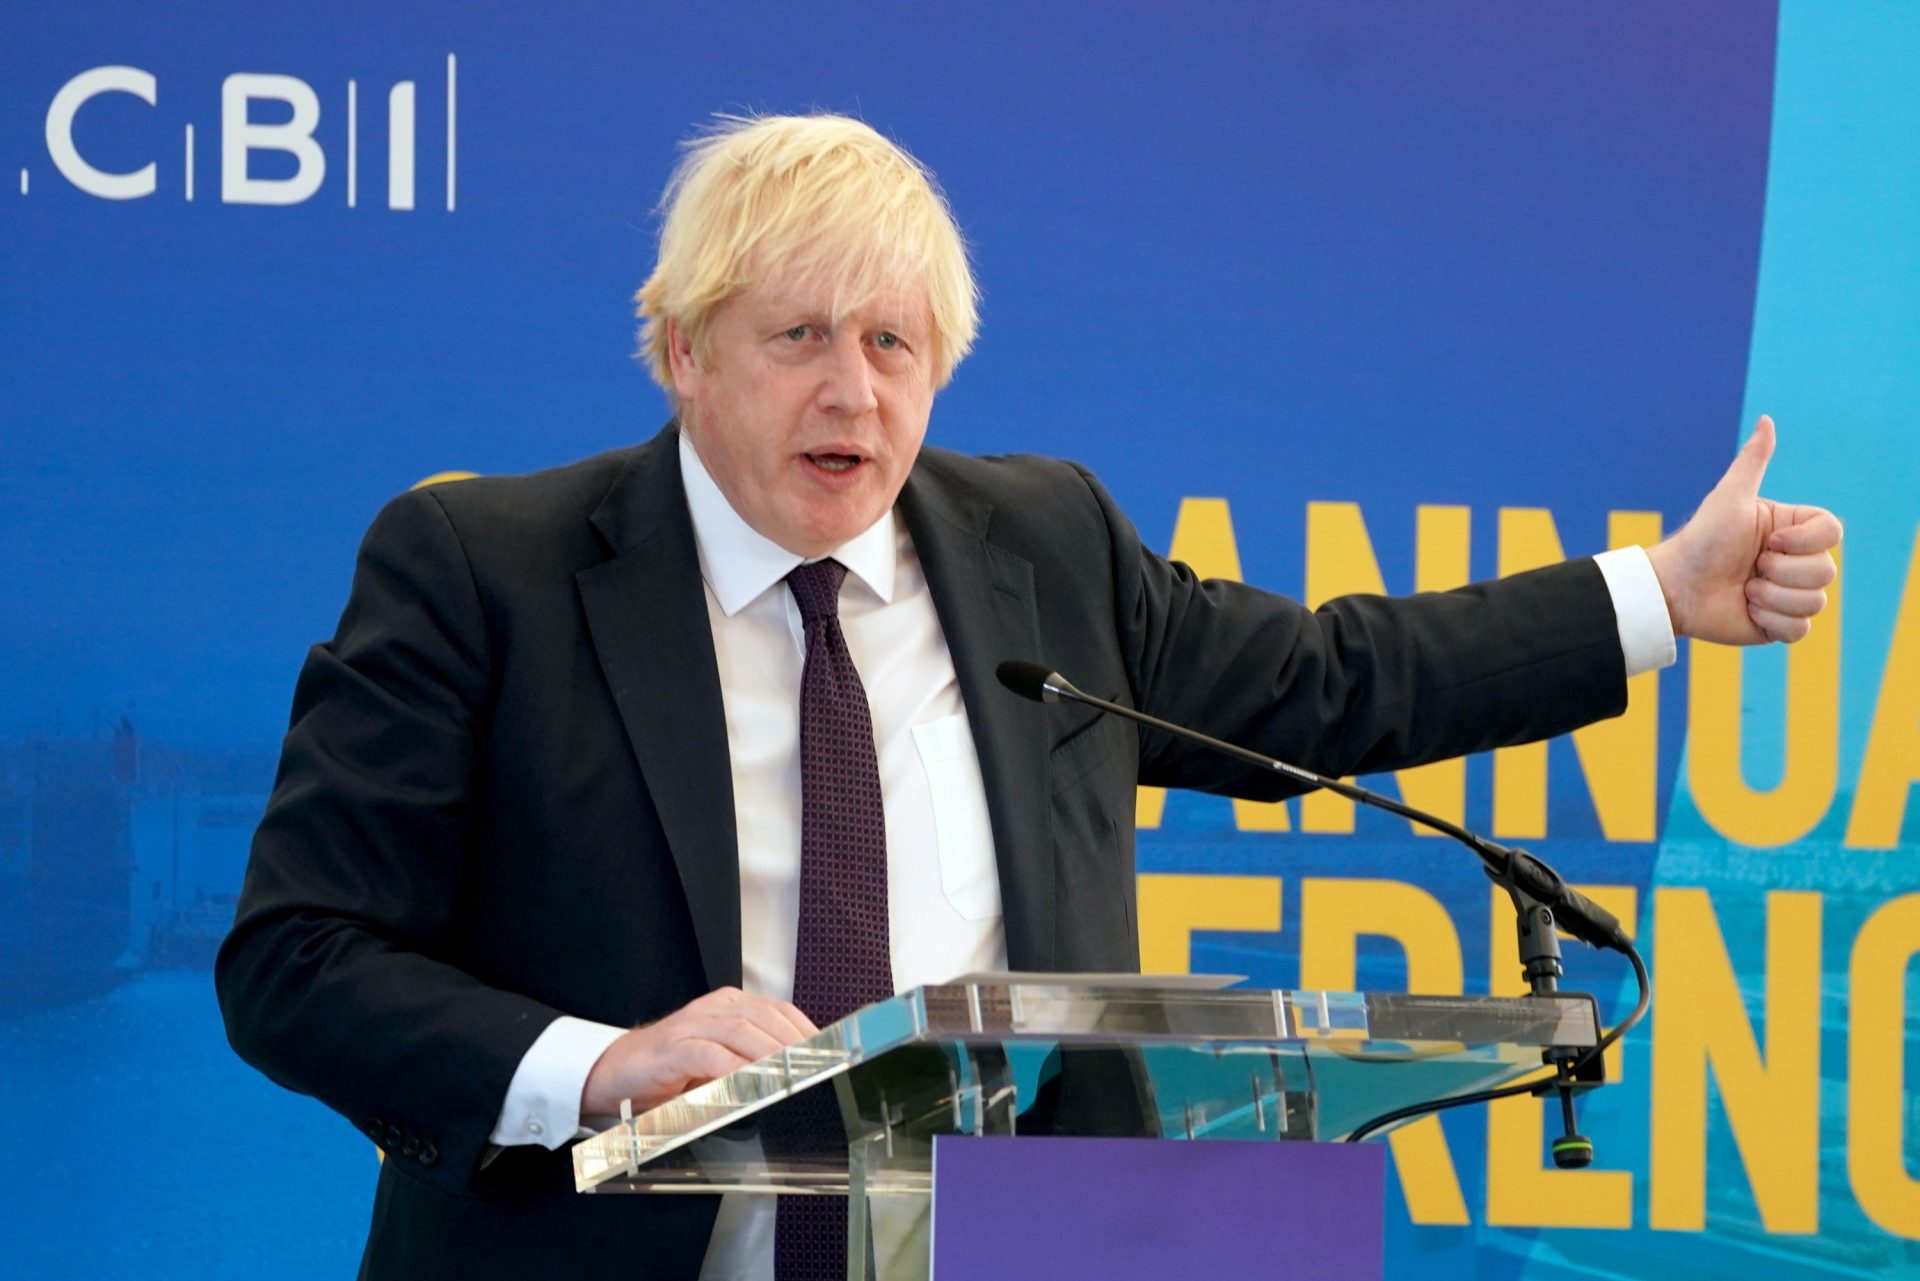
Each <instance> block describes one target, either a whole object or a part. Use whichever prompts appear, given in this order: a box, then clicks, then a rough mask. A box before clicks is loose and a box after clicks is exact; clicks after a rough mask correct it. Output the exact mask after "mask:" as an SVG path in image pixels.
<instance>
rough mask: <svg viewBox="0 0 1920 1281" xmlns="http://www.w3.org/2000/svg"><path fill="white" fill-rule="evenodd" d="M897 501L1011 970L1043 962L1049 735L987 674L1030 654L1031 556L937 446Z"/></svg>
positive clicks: (1034, 625)
mask: <svg viewBox="0 0 1920 1281" xmlns="http://www.w3.org/2000/svg"><path fill="white" fill-rule="evenodd" d="M900 508H901V512H902V514H903V515H904V516H905V518H906V522H907V531H908V532H909V533H910V534H912V536H913V546H914V551H915V553H916V554H917V555H918V556H919V558H920V563H921V565H922V567H923V568H924V569H925V571H926V576H927V585H928V587H929V589H930V590H931V591H932V593H933V604H934V609H935V611H936V612H937V613H938V614H939V616H940V628H941V631H942V632H943V633H945V636H946V641H947V650H948V652H949V653H950V654H951V655H952V657H953V669H954V674H955V675H956V676H957V677H958V678H959V681H960V695H961V698H962V700H963V701H964V702H965V704H966V708H967V720H968V722H969V724H970V725H971V727H972V730H973V741H974V746H975V748H976V749H977V750H978V751H979V754H980V774H981V779H982V781H983V782H984V783H985V785H986V792H987V812H988V815H989V816H990V818H991V821H992V825H993V846H994V857H995V860H996V862H997V864H998V867H999V871H1000V891H1001V893H1000V898H1001V904H1002V910H1003V912H1004V918H1003V919H1004V921H1005V926H1006V931H1007V961H1008V964H1009V965H1011V966H1012V967H1013V968H1014V969H1016V970H1050V969H1052V968H1053V967H1054V956H1055V949H1054V941H1055V932H1056V921H1057V910H1056V904H1055V902H1054V895H1055V892H1056V891H1055V881H1054V857H1053V838H1052V833H1051V830H1050V827H1049V824H1050V814H1051V810H1050V805H1049V793H1050V788H1051V780H1050V775H1049V758H1048V754H1047V736H1046V734H1045V732H1044V729H1043V728H1042V724H1041V722H1040V721H1039V720H1038V719H1037V718H1034V717H1030V716H1021V715H1019V714H1018V713H1019V711H1020V707H1019V705H1018V699H1017V697H1016V696H1015V695H1013V694H1011V693H1009V692H1008V691H1007V690H1006V689H1005V688H1004V687H1002V686H1001V684H1000V682H999V679H998V677H996V676H995V674H994V672H995V669H996V668H998V667H999V665H1000V664H1001V663H1002V662H1004V661H1005V660H1007V659H1009V658H1021V659H1035V658H1038V657H1039V652H1040V619H1039V612H1038V607H1037V605H1036V602H1035V597H1034V589H1033V565H1032V563H1031V562H1029V561H1028V560H1026V559H1025V558H1024V557H1021V556H1018V555H1015V554H1014V553H1013V552H1010V551H1008V550H1007V549H1005V548H1003V547H1000V546H997V545H995V544H994V542H993V541H992V539H991V538H990V537H989V533H988V531H989V526H990V520H991V516H992V512H993V508H992V505H991V504H990V503H989V502H987V501H986V499H984V498H983V497H981V496H980V495H978V494H976V493H973V492H971V491H969V490H967V489H965V488H963V487H962V486H961V485H960V483H959V482H958V481H956V480H955V479H954V478H953V477H952V476H951V475H949V474H948V473H947V472H946V470H945V468H944V467H943V466H941V464H940V462H939V460H938V458H937V456H935V457H929V455H927V454H925V453H923V454H922V455H921V456H920V461H919V464H918V465H917V466H916V467H915V468H914V471H913V474H912V475H911V476H910V477H909V478H908V480H907V485H906V488H905V489H904V490H902V491H901V495H900Z"/></svg>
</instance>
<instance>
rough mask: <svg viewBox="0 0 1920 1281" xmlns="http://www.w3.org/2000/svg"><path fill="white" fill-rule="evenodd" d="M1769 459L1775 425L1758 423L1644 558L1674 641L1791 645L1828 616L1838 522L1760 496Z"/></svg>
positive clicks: (1822, 513)
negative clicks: (1701, 497)
mask: <svg viewBox="0 0 1920 1281" xmlns="http://www.w3.org/2000/svg"><path fill="white" fill-rule="evenodd" d="M1772 457H1773V419H1771V418H1765V417H1763V418H1761V419H1760V422H1759V424H1758V425H1757V426H1756V427H1755V428H1754V431H1753V436H1752V437H1751V438H1750V439H1749V440H1748V441H1747V443H1746V446H1745V447H1744V448H1742V449H1741V451H1740V452H1739V454H1738V455H1736V456H1735V458H1734V460H1733V465H1732V466H1731V467H1729V468H1727V474H1726V475H1724V476H1722V477H1721V478H1720V483H1719V484H1717V485H1715V486H1714V487H1713V490H1712V492H1711V493H1709V494H1708V495H1707V497H1706V501H1705V502H1703V503H1701V504H1700V510H1699V511H1697V512H1695V513H1694V514H1693V519H1692V520H1689V521H1688V522H1687V523H1686V524H1685V525H1683V526H1681V528H1680V529H1679V530H1677V531H1676V532H1675V533H1674V534H1673V536H1672V537H1670V538H1668V539H1666V540H1665V541H1663V542H1662V543H1660V544H1659V545H1658V546H1656V547H1653V548H1651V549H1649V551H1648V552H1647V556H1648V559H1650V560H1651V561H1652V562H1653V570H1654V573H1655V574H1656V575H1657V576H1658V577H1659V579H1660V590H1661V592H1662V593H1663V594H1664V595H1665V596H1666V598H1667V612H1668V613H1669V614H1670V615H1671V616H1672V618H1673V630H1674V634H1675V635H1677V636H1693V637H1697V638H1699V639H1700V640H1707V641H1715V642H1717V643H1719V644H1722V645H1758V644H1761V643H1763V642H1765V641H1784V642H1787V643H1789V644H1791V643H1792V642H1794V641H1797V640H1799V639H1800V638H1801V637H1803V636H1805V635H1806V634H1807V632H1808V630H1809V629H1810V628H1811V626H1812V621H1811V620H1812V619H1813V616H1814V615H1815V614H1818V613H1819V612H1820V611H1821V610H1822V609H1825V608H1826V605H1827V593H1826V590H1825V589H1826V587H1827V585H1828V584H1829V583H1831V582H1833V579H1834V574H1835V572H1836V571H1835V568H1834V563H1833V555H1832V553H1833V549H1834V548H1836V547H1838V546H1839V545H1840V522H1839V520H1838V519H1837V518H1835V516H1834V514H1833V513H1832V512H1830V511H1827V510H1826V509H1825V508H1823V507H1807V506H1802V505H1798V504H1793V503H1777V502H1774V501H1773V500H1772V499H1768V498H1762V497H1760V480H1761V478H1762V477H1763V476H1765V475H1766V473H1767V463H1768V461H1769V460H1770V459H1771V458H1772Z"/></svg>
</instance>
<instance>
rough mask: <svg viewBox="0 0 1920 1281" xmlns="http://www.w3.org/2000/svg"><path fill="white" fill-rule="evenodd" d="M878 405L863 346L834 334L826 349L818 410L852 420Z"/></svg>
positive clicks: (857, 339)
mask: <svg viewBox="0 0 1920 1281" xmlns="http://www.w3.org/2000/svg"><path fill="white" fill-rule="evenodd" d="M879 403H880V402H879V400H878V399H877V398H876V397H875V396H874V393H873V369H872V367H871V366H870V365H869V364H868V362H867V349H866V346H865V345H864V344H863V343H862V342H861V341H860V340H859V338H857V337H855V336H854V335H851V334H847V335H841V334H835V335H834V337H833V341H832V342H831V343H829V344H828V347H827V353H826V370H825V376H824V377H823V378H822V379H821V382H820V407H821V408H822V409H825V410H829V411H831V412H835V413H841V414H846V415H848V416H850V417H852V416H858V415H860V414H866V413H871V412H872V411H873V410H874V409H875V408H876V407H877V406H878V405H879Z"/></svg>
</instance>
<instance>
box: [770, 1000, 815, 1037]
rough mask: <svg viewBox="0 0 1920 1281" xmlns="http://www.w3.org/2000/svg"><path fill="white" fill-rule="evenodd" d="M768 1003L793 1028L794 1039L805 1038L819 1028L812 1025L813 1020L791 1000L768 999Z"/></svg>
mask: <svg viewBox="0 0 1920 1281" xmlns="http://www.w3.org/2000/svg"><path fill="white" fill-rule="evenodd" d="M769 1004H770V1005H772V1006H773V1008H774V1009H776V1010H778V1011H779V1012H780V1016H781V1017H782V1018H784V1019H785V1020H786V1021H787V1025H788V1026H789V1027H791V1028H792V1029H793V1030H794V1033H795V1036H794V1039H795V1040H797V1041H800V1040H805V1039H806V1038H807V1037H810V1036H812V1035H814V1034H815V1033H817V1032H818V1031H819V1030H820V1029H819V1028H817V1027H815V1026H814V1023H813V1020H812V1019H810V1018H808V1017H807V1015H806V1012H805V1011H804V1010H802V1009H801V1008H800V1007H799V1006H797V1005H795V1004H794V1003H793V1002H792V1001H770V1002H769Z"/></svg>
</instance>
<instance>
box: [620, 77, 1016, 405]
mask: <svg viewBox="0 0 1920 1281" xmlns="http://www.w3.org/2000/svg"><path fill="white" fill-rule="evenodd" d="M685 150H686V155H685V156H684V157H683V158H682V159H681V162H680V164H679V166H678V167H677V168H676V169H675V170H674V173H673V177H672V179H671V180H670V181H669V182H668V184H667V190H666V194H665V195H663V196H662V197H661V201H660V205H661V208H662V210H663V211H664V212H665V215H666V218H665V223H664V225H663V226H662V228H661V231H660V257H659V261H658V262H657V263H656V264H655V266H654V269H653V275H652V276H651V277H649V278H648V280H647V283H646V284H644V285H642V286H641V287H640V291H639V292H638V293H636V294H635V295H634V302H635V303H637V304H638V306H637V308H636V312H637V314H638V315H639V317H640V352H639V355H640V357H641V358H642V359H643V360H645V361H646V363H647V367H648V370H649V372H651V373H652V375H653V379H654V381H655V382H657V383H659V384H660V385H661V386H662V387H663V388H665V389H666V391H667V394H668V396H670V397H671V396H673V394H674V388H673V373H672V370H671V368H670V366H669V364H668V358H667V322H668V321H669V320H674V321H678V322H679V324H680V327H681V328H682V329H683V330H685V331H686V333H687V336H688V338H689V339H690V341H691V342H692V344H693V349H694V351H695V353H696V354H698V355H701V356H704V355H705V354H706V346H705V340H706V335H707V325H708V322H709V320H710V319H711V317H712V314H713V309H714V308H715V307H717V306H719V305H720V304H721V303H723V302H725V301H726V300H727V299H729V298H731V297H733V296H734V295H735V294H738V293H739V292H740V291H741V290H743V289H745V288H747V287H748V286H750V285H752V284H754V283H755V282H756V281H759V280H764V279H766V278H768V277H769V276H771V275H772V274H774V273H776V272H778V273H781V274H782V275H787V276H790V277H797V278H800V279H811V280H826V281H832V282H833V283H834V286H835V298H834V309H835V311H836V313H840V312H845V311H847V310H851V309H852V308H854V307H857V306H859V305H860V304H861V303H863V302H865V301H866V300H868V299H870V298H872V297H873V296H874V295H876V294H878V293H880V292H883V291H885V290H887V289H891V288H901V287H908V288H911V287H916V286H924V287H925V289H926V294H927V303H928V306H929V308H930V309H931V312H932V322H933V334H934V344H933V345H934V351H933V352H932V364H933V385H934V387H935V388H936V389H938V388H941V387H944V386H946V384H947V380H948V379H950V378H951V377H952V376H953V369H954V366H956V365H958V364H959V363H960V359H961V357H963V356H965V355H966V354H967V350H968V349H969V348H970V347H972V346H973V337H974V333H975V331H976V330H978V328H979V325H980V315H979V293H978V290H977V289H976V288H975V286H974V283H973V273H972V271H971V270H970V269H969V268H968V266H967V254H966V247H965V245H964V244H963V243H962V241H961V238H960V229H959V227H957V226H956V225H955V224H954V220H953V212H952V210H950V209H949V208H948V207H947V202H946V198H945V197H944V196H943V195H942V194H941V192H940V188H939V186H938V185H937V184H936V183H935V181H934V178H933V175H932V174H931V173H930V172H929V171H928V170H927V169H926V167H925V166H923V165H922V164H921V163H920V162H919V161H917V160H915V159H914V158H913V157H912V156H910V155H908V154H907V153H906V152H905V151H903V150H902V149H901V148H899V147H898V146H896V145H894V144H893V143H892V142H890V141H888V140H887V139H886V138H883V137H882V136H881V135H880V134H879V133H877V132H875V131H874V130H873V128H872V127H871V126H869V125H866V124H864V123H862V122H861V121H858V120H853V119H849V118H848V117H846V116H836V115H814V116H764V117H759V118H753V117H741V116H721V117H718V120H717V123H716V124H715V125H714V126H713V127H712V128H711V129H709V130H707V131H705V132H704V133H702V134H700V135H699V136H697V137H695V138H693V139H691V140H689V141H688V142H687V143H686V144H685Z"/></svg>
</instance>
